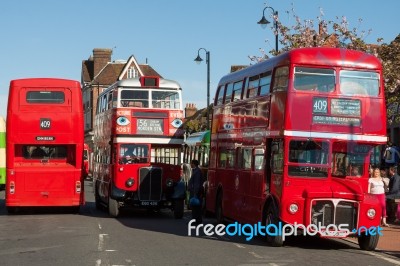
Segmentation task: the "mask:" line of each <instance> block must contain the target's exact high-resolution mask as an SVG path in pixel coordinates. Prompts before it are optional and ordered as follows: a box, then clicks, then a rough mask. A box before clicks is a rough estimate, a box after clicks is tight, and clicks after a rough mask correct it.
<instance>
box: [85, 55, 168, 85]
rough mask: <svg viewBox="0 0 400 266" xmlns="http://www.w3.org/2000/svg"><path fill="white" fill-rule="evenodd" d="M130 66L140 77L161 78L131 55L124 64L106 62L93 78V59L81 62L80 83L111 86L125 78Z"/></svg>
mask: <svg viewBox="0 0 400 266" xmlns="http://www.w3.org/2000/svg"><path fill="white" fill-rule="evenodd" d="M132 65H133V66H134V67H135V68H136V69H137V70H138V72H139V75H140V76H158V77H160V78H162V76H161V75H160V74H158V73H157V71H155V70H154V69H153V68H152V67H151V66H149V65H147V64H143V65H141V64H138V63H137V61H136V59H135V57H134V56H133V55H132V56H130V57H129V59H128V61H126V62H121V61H114V62H108V63H107V64H106V65H105V66H104V67H103V69H102V70H100V72H99V74H98V75H96V76H94V62H93V58H92V57H90V58H89V59H88V60H83V61H82V73H81V79H82V80H81V82H82V83H83V84H89V83H92V84H102V85H111V84H113V83H114V82H116V81H117V80H121V79H123V78H124V77H126V72H127V71H128V69H129V68H130V67H131V66H132Z"/></svg>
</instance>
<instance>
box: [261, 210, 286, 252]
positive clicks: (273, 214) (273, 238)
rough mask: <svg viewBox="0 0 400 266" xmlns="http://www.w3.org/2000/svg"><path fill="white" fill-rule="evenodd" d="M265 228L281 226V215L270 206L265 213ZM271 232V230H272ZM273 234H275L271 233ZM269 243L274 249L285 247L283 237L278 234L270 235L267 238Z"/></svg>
mask: <svg viewBox="0 0 400 266" xmlns="http://www.w3.org/2000/svg"><path fill="white" fill-rule="evenodd" d="M264 217H265V226H268V225H270V224H273V225H275V226H276V228H278V225H279V214H278V210H277V209H276V208H275V207H274V206H273V205H272V204H269V206H268V208H267V210H266V212H265V215H264ZM270 231H271V230H270ZM271 233H274V232H272V231H271ZM266 239H267V243H268V244H269V245H270V246H272V247H281V246H283V237H282V235H279V234H278V233H277V232H276V235H275V234H274V235H269V234H267V236H266Z"/></svg>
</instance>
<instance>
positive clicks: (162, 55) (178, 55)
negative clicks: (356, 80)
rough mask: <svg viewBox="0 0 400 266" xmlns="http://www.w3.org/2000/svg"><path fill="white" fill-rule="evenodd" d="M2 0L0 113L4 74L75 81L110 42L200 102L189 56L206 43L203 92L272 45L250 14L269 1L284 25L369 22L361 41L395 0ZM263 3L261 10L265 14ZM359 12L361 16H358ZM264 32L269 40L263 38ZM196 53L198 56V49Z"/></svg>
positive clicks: (391, 21) (383, 32)
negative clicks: (297, 21) (320, 21)
mask: <svg viewBox="0 0 400 266" xmlns="http://www.w3.org/2000/svg"><path fill="white" fill-rule="evenodd" d="M384 3H385V4H384V5H383V4H382V2H379V1H372V0H363V1H349V0H346V1H345V0H336V1H332V0H313V1H306V0H279V1H278V0H274V1H272V0H271V1H265V0H251V1H248V0H246V1H245V0H242V1H239V0H237V1H228V0H202V1H190V0H168V1H166V0H164V1H161V0H159V1H155V0H142V1H140V0H114V1H105V0H68V1H62V0H59V1H54V0H35V1H31V0H3V1H0V35H1V40H2V41H1V44H0V48H1V49H0V55H1V58H0V88H1V89H0V115H1V116H5V115H6V107H7V96H8V86H9V83H10V80H12V79H18V78H27V77H60V78H68V79H74V80H78V81H80V74H81V63H82V60H86V59H88V58H89V56H90V55H91V54H92V50H93V48H113V55H112V60H118V59H128V58H129V56H131V55H134V56H135V58H136V59H137V61H138V62H139V63H145V62H146V60H147V62H148V63H149V65H151V66H152V67H153V68H154V69H155V70H156V71H157V72H159V73H160V74H161V75H162V76H163V77H164V78H168V79H173V80H176V81H178V82H179V83H180V84H181V86H182V89H183V101H184V104H186V103H195V104H196V105H197V106H198V107H199V108H203V107H205V106H206V96H207V94H206V80H207V79H206V78H207V72H206V70H207V67H206V64H205V61H204V62H203V63H202V64H200V65H197V64H196V63H195V62H194V61H193V60H194V58H195V57H196V56H197V51H198V49H199V48H205V49H207V50H208V51H210V54H211V56H210V68H211V71H210V77H211V97H210V98H211V100H212V99H213V98H214V93H215V88H216V86H217V84H218V81H219V79H220V78H221V77H222V76H223V75H225V74H227V73H228V72H229V71H230V67H231V65H248V64H250V63H251V62H250V60H249V58H248V57H249V56H252V55H257V56H258V55H261V54H260V51H259V48H263V49H265V50H266V51H269V50H271V49H272V48H273V47H274V45H275V42H274V40H275V37H274V35H273V31H272V30H271V29H270V28H269V27H268V28H266V29H262V28H261V27H260V26H259V25H258V24H257V21H259V20H260V18H261V16H262V10H263V8H264V7H265V6H266V5H268V6H272V7H273V8H274V9H275V10H276V11H278V12H279V18H280V21H281V22H282V23H284V24H285V25H287V26H291V25H294V19H293V16H292V15H288V14H287V13H286V11H289V10H291V9H292V7H294V11H295V12H296V14H297V15H298V16H299V17H300V18H301V19H312V20H314V21H317V16H319V14H320V8H322V9H323V12H324V18H325V19H326V20H335V17H336V16H339V17H341V16H346V17H347V20H348V21H349V23H350V28H353V27H358V28H359V31H361V30H365V31H368V30H369V29H371V30H372V32H371V34H370V35H369V36H367V37H366V39H365V40H366V41H367V42H370V43H376V39H377V38H378V37H382V38H383V39H384V42H386V43H390V42H391V41H392V40H393V39H394V38H395V37H396V36H397V35H398V34H399V33H400V30H399V29H398V27H397V25H398V10H399V9H400V2H399V1H397V0H387V1H384ZM271 13H272V12H271V10H270V9H267V10H266V11H265V14H266V17H267V19H270V17H271ZM359 18H362V19H363V22H362V23H361V24H360V23H359V21H358V20H359ZM266 40H269V42H268V43H267V42H266ZM200 56H201V57H203V59H205V53H204V51H200Z"/></svg>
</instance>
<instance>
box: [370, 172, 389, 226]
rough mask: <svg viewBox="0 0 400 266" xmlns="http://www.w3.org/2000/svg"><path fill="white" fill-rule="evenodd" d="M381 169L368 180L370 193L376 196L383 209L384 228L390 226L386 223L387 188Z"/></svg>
mask: <svg viewBox="0 0 400 266" xmlns="http://www.w3.org/2000/svg"><path fill="white" fill-rule="evenodd" d="M384 186H385V185H384V183H383V179H382V176H381V171H380V170H379V168H378V167H377V168H375V169H374V172H373V176H372V177H370V178H369V180H368V193H371V194H374V195H375V196H376V197H377V199H378V200H379V203H380V205H381V208H382V226H389V225H388V224H387V223H386V199H385V187H384Z"/></svg>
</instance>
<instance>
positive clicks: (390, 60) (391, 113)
mask: <svg viewBox="0 0 400 266" xmlns="http://www.w3.org/2000/svg"><path fill="white" fill-rule="evenodd" d="M378 54H379V57H380V58H381V59H382V65H383V74H384V77H385V96H386V102H387V106H388V112H387V116H388V122H389V124H392V123H399V122H400V115H399V111H398V102H399V100H400V96H399V92H400V35H397V37H396V38H395V39H394V40H393V41H392V42H391V43H390V44H382V45H381V46H380V47H379V49H378Z"/></svg>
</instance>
